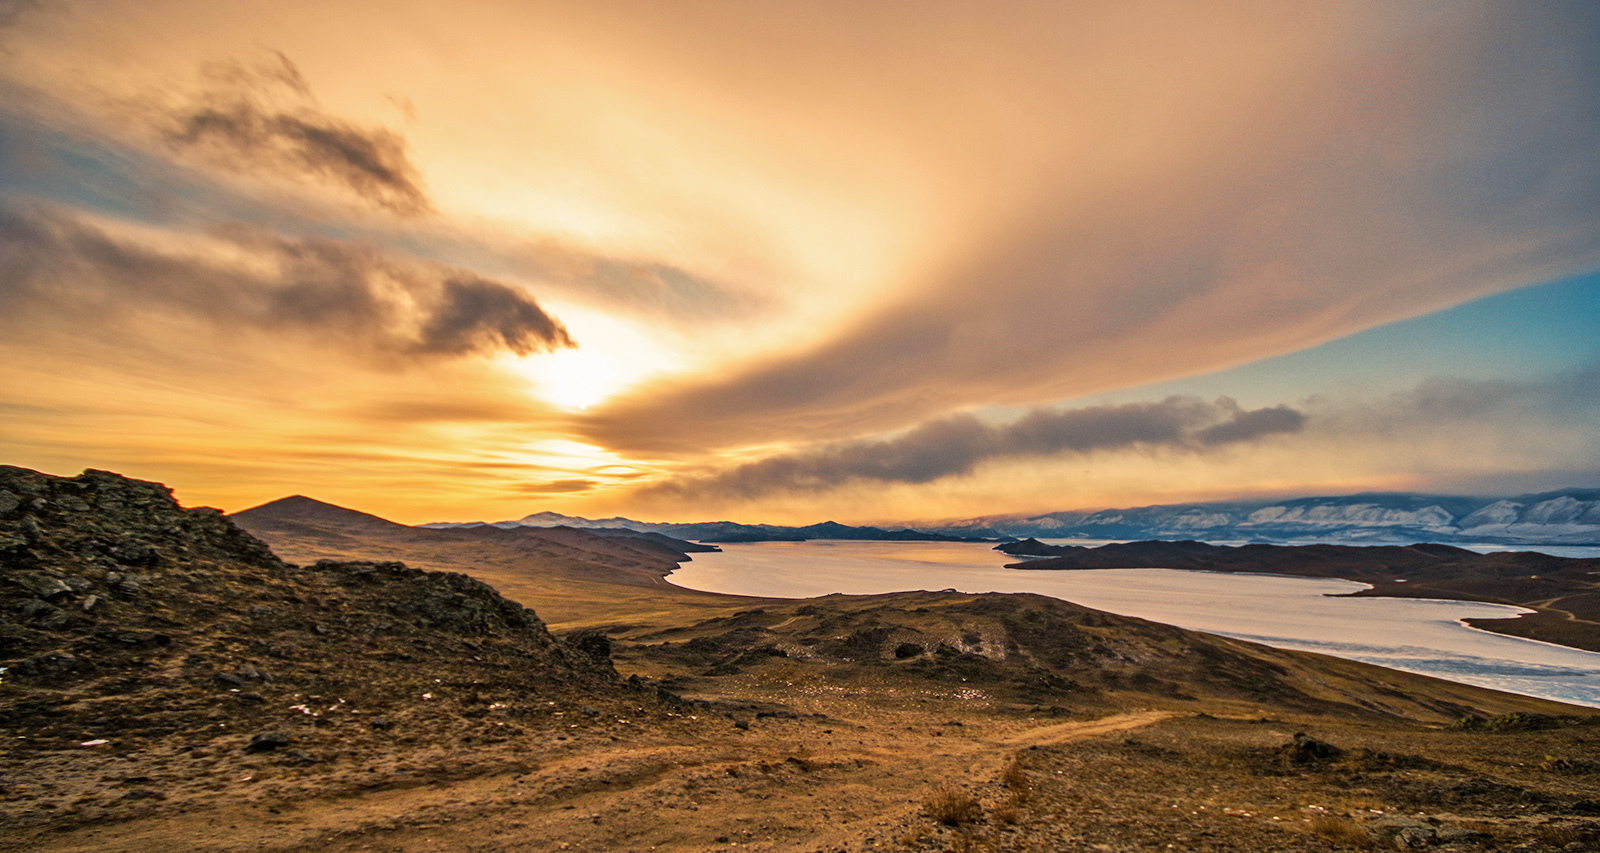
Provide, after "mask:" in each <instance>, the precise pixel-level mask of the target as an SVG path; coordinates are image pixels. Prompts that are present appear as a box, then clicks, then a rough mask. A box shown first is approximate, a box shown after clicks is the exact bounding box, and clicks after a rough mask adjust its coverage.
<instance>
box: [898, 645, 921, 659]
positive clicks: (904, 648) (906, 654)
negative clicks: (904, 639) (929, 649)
mask: <svg viewBox="0 0 1600 853" xmlns="http://www.w3.org/2000/svg"><path fill="white" fill-rule="evenodd" d="M922 651H923V649H922V647H921V646H919V645H917V644H916V643H901V644H900V645H898V646H895V647H894V657H895V660H907V659H910V658H914V657H916V656H918V655H920V654H922Z"/></svg>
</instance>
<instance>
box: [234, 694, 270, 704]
mask: <svg viewBox="0 0 1600 853" xmlns="http://www.w3.org/2000/svg"><path fill="white" fill-rule="evenodd" d="M234 698H236V699H238V700H239V701H240V702H256V703H261V702H265V701H267V697H265V696H262V695H261V694H260V693H256V692H253V691H252V692H248V693H238V694H235V696H234Z"/></svg>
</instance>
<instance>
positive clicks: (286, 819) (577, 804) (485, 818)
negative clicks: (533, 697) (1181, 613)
mask: <svg viewBox="0 0 1600 853" xmlns="http://www.w3.org/2000/svg"><path fill="white" fill-rule="evenodd" d="M837 710H839V711H841V712H842V711H846V710H847V711H849V712H850V717H851V718H852V719H853V720H856V721H864V722H850V723H847V722H841V721H839V717H841V716H844V714H843V713H841V714H839V715H838V716H835V717H833V718H832V720H833V721H827V720H816V719H798V720H762V721H759V722H758V723H756V724H754V725H751V726H750V727H749V728H748V729H739V728H737V727H735V726H733V725H732V724H731V723H726V721H723V720H720V719H719V720H717V721H716V723H717V725H716V726H715V727H714V728H713V729H710V730H709V731H708V734H709V735H712V736H706V737H701V738H699V739H697V740H695V741H694V742H691V743H684V742H682V740H679V741H677V742H676V743H665V742H662V743H649V742H631V743H628V742H619V743H614V744H597V745H594V746H589V747H585V748H583V749H581V750H577V749H574V750H571V751H569V752H567V753H565V754H561V753H557V754H549V755H542V756H537V757H534V756H530V757H529V760H528V770H527V771H525V772H500V773H496V774H491V775H486V776H482V777H478V778H468V779H457V780H452V781H446V780H443V779H441V780H439V781H435V782H429V783H425V784H422V785H419V786H412V787H407V788H404V789H389V790H373V791H369V792H364V793H357V794H345V795H339V796H334V795H329V796H323V797H310V798H302V799H298V800H296V801H293V802H272V801H268V800H264V799H263V800H257V801H244V800H240V801H234V802H230V803H228V804H226V805H220V806H206V807H199V808H195V809H194V810H193V811H189V812H187V813H180V814H171V815H168V816H161V817H154V818H150V819H147V820H143V821H138V822H133V823H127V824H111V825H105V826H101V827H88V828H83V829H78V830H75V831H70V832H63V833H53V834H50V835H44V836H40V837H36V838H33V839H30V840H29V842H28V843H29V847H28V849H30V850H36V851H39V853H48V851H68V850H72V851H83V853H100V851H105V853H110V851H118V853H142V852H143V851H152V853H153V851H179V850H183V851H197V853H206V851H222V850H260V851H276V853H302V852H303V853H311V851H367V850H371V851H422V850H479V851H501V850H507V851H509V850H569V851H585V850H587V851H627V850H638V851H646V850H656V851H699V850H706V849H713V848H719V847H722V846H725V845H726V846H729V847H730V848H732V847H733V846H737V847H738V848H739V849H743V850H756V851H774V853H777V852H778V851H785V852H786V853H787V851H800V850H808V851H809V850H818V849H826V850H835V849H840V848H843V849H863V848H866V847H870V846H871V845H873V844H887V843H889V842H891V841H893V839H891V838H888V837H887V836H886V832H888V830H889V829H890V828H892V827H893V826H894V825H896V823H897V822H901V821H903V820H904V819H905V818H908V817H912V816H914V815H915V814H916V813H917V812H918V811H919V810H920V809H921V803H922V801H923V799H924V798H925V797H926V795H927V793H928V792H929V790H931V789H932V788H933V787H936V786H942V785H955V786H958V787H971V788H973V789H974V790H976V789H979V788H981V787H983V786H984V785H986V784H990V783H992V782H993V781H994V780H995V779H996V778H998V775H999V772H1000V769H1001V768H1002V767H1003V766H1004V765H1005V763H1006V762H1007V761H1009V760H1010V757H1011V756H1012V755H1013V754H1015V752H1016V751H1017V750H1018V749H1019V748H1026V747H1028V746H1036V745H1038V746H1043V745H1052V744H1059V743H1064V742H1068V741H1073V740H1081V739H1086V738H1094V737H1100V736H1104V735H1109V734H1113V733H1116V732H1122V731H1128V730H1131V729H1136V728H1141V727H1145V726H1150V725H1154V724H1156V723H1159V722H1161V721H1162V720H1165V719H1167V718H1169V717H1171V716H1172V714H1170V713H1168V712H1162V711H1138V712H1133V713H1125V714H1116V715H1113V716H1109V717H1103V718H1100V719H1095V720H1082V721H1071V722H1065V723H1051V724H1047V725H1039V726H1033V727H1030V728H1026V729H1024V730H1022V731H1014V730H1013V731H1009V732H1007V733H1005V734H1003V735H1001V736H998V737H997V736H995V735H994V733H993V729H992V728H991V727H990V726H989V725H986V724H985V721H983V720H981V719H974V718H971V717H969V718H968V721H967V722H966V723H965V724H962V725H952V724H948V723H946V724H942V725H928V724H927V718H926V717H924V718H923V719H922V720H921V721H920V722H922V723H923V724H922V725H912V726H907V725H904V723H905V722H906V721H907V720H908V719H909V718H907V717H904V716H896V715H889V714H884V713H882V712H880V711H877V710H875V709H872V708H868V707H862V706H854V707H850V708H847V709H846V708H840V709H837ZM941 718H942V717H941ZM1006 728H1008V729H1010V728H1011V727H1010V726H1007V727H1006Z"/></svg>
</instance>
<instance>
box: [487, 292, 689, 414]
mask: <svg viewBox="0 0 1600 853" xmlns="http://www.w3.org/2000/svg"><path fill="white" fill-rule="evenodd" d="M556 316H558V317H561V318H562V320H563V322H565V323H566V325H567V328H568V329H569V330H570V331H571V333H572V337H573V338H574V339H575V340H576V341H577V342H578V346H577V348H576V349H564V350H556V351H555V352H551V353H541V354H538V355H532V356H526V357H508V361H509V366H510V367H511V369H512V370H513V371H515V372H516V373H519V374H521V375H522V376H525V377H527V378H528V379H529V380H530V381H531V382H532V383H533V393H534V395H535V396H537V397H538V398H539V399H541V400H544V401H545V402H547V403H550V404H551V405H554V406H557V407H559V408H562V409H566V410H567V411H573V412H581V411H584V410H585V409H588V408H589V407H590V406H593V405H596V404H598V403H600V402H602V401H604V400H606V399H608V398H610V397H612V396H613V395H615V394H618V393H620V392H622V391H624V390H626V389H628V388H630V387H632V386H634V385H637V384H638V383H640V382H642V381H644V380H645V379H647V378H649V377H651V376H656V375H658V374H661V373H665V372H668V371H671V370H673V369H675V368H677V367H678V366H679V365H678V360H677V359H676V358H674V357H672V356H671V355H670V354H669V353H667V352H666V350H665V349H664V348H663V347H661V346H660V345H658V344H657V343H655V342H654V341H652V340H650V339H649V338H647V337H646V336H645V335H644V333H643V331H642V330H640V329H639V328H638V327H637V326H635V325H633V324H631V323H628V322H627V321H625V320H621V319H618V318H615V317H604V316H601V315H598V314H592V313H589V312H586V311H584V310H583V309H581V308H572V307H562V308H560V309H558V310H557V311H556Z"/></svg>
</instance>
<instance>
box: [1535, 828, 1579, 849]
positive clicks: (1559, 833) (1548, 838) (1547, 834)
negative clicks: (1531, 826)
mask: <svg viewBox="0 0 1600 853" xmlns="http://www.w3.org/2000/svg"><path fill="white" fill-rule="evenodd" d="M1533 836H1534V837H1535V838H1537V839H1539V843H1540V844H1545V845H1548V846H1550V847H1565V846H1567V845H1568V844H1580V843H1583V842H1586V841H1588V840H1589V838H1588V833H1585V832H1583V831H1581V830H1579V829H1578V828H1577V827H1575V826H1565V825H1562V824H1546V825H1544V826H1541V827H1539V828H1538V829H1536V830H1534V833H1533Z"/></svg>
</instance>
